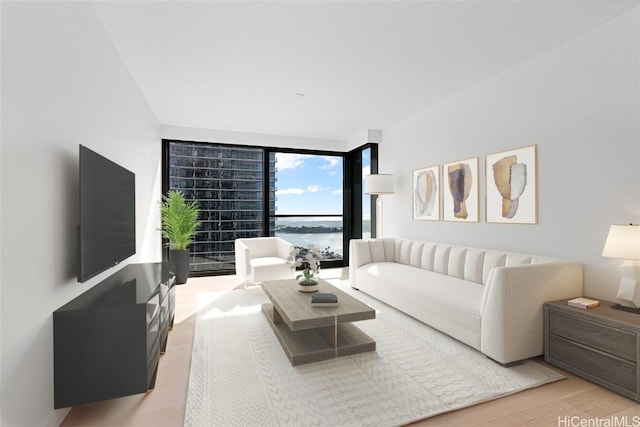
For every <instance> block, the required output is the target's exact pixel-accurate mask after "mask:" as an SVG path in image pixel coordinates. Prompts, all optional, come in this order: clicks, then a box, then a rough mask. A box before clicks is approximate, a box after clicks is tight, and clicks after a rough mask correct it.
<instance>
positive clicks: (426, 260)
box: [420, 242, 438, 271]
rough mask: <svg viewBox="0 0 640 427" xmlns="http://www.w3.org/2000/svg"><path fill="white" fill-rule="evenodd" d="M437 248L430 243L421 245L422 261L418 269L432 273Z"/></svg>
mask: <svg viewBox="0 0 640 427" xmlns="http://www.w3.org/2000/svg"><path fill="white" fill-rule="evenodd" d="M437 246H438V245H436V244H435V243H431V242H425V243H424V244H423V245H422V257H421V258H422V260H421V262H420V268H422V269H423V270H429V271H433V265H434V262H435V258H436V247H437Z"/></svg>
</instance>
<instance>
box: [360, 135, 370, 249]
mask: <svg viewBox="0 0 640 427" xmlns="http://www.w3.org/2000/svg"><path fill="white" fill-rule="evenodd" d="M360 158H361V161H362V179H361V185H362V187H361V188H363V189H364V177H365V176H367V175H370V174H371V147H366V148H363V149H362V150H360ZM361 197H362V215H361V216H360V220H361V222H362V238H363V239H369V238H371V196H370V195H368V194H365V193H364V191H362V192H361Z"/></svg>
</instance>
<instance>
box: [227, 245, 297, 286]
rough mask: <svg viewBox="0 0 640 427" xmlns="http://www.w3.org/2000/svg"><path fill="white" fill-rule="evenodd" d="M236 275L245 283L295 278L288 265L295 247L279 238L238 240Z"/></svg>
mask: <svg viewBox="0 0 640 427" xmlns="http://www.w3.org/2000/svg"><path fill="white" fill-rule="evenodd" d="M235 244H236V247H235V249H236V274H237V275H238V277H240V278H241V279H242V281H243V282H244V283H260V282H263V281H265V280H274V279H284V278H287V277H289V276H290V277H293V273H292V272H291V271H290V266H289V264H287V259H288V258H289V254H290V253H291V251H292V250H293V245H292V244H291V243H289V242H287V241H285V240H282V239H281V238H279V237H255V238H249V239H236V242H235Z"/></svg>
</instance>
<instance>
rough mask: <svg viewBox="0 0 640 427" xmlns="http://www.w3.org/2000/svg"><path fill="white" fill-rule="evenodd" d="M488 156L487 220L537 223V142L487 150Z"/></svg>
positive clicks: (486, 170)
mask: <svg viewBox="0 0 640 427" xmlns="http://www.w3.org/2000/svg"><path fill="white" fill-rule="evenodd" d="M485 158H486V161H485V173H486V182H485V220H486V222H490V223H500V224H537V223H538V164H537V163H538V161H537V145H535V144H534V145H529V146H526V147H521V148H514V149H511V150H506V151H500V152H498V153H493V154H487V155H486V157H485Z"/></svg>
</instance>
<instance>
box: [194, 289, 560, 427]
mask: <svg viewBox="0 0 640 427" xmlns="http://www.w3.org/2000/svg"><path fill="white" fill-rule="evenodd" d="M333 284H334V285H339V287H340V288H341V289H343V290H344V291H345V292H349V293H351V294H352V295H354V296H356V297H357V298H359V299H360V300H362V301H363V302H365V303H367V304H369V305H370V306H371V307H373V308H375V309H376V319H372V320H366V321H360V322H357V323H356V325H357V326H358V327H359V328H360V329H362V330H363V331H364V332H366V333H367V334H368V335H369V336H370V337H372V338H373V339H375V340H376V345H377V350H376V351H375V352H369V353H362V354H358V355H352V356H346V357H341V358H338V359H333V360H327V361H323V362H317V363H311V364H307V365H301V366H296V367H293V366H291V364H290V363H289V360H288V359H287V357H286V355H285V353H284V351H283V350H282V347H281V346H280V343H279V341H278V339H277V338H276V336H275V334H274V333H273V330H272V329H271V327H270V326H269V324H268V323H267V319H266V317H265V315H264V314H263V313H262V312H261V309H260V305H261V304H262V303H264V302H268V298H267V297H266V295H265V294H264V293H263V291H262V289H260V288H255V289H243V290H234V291H228V292H217V293H208V294H204V295H203V296H202V297H201V299H200V301H199V305H200V308H199V310H198V314H197V321H196V330H195V336H194V344H193V355H192V361H191V372H190V377H189V387H188V393H187V405H186V411H185V422H184V425H185V426H190V427H204V426H225V427H227V426H229V427H231V426H261V427H264V426H296V427H299V426H345V427H347V426H395V425H403V424H407V423H410V422H414V421H418V420H421V419H424V418H428V417H432V416H434V415H437V414H441V413H444V412H448V411H452V410H456V409H461V408H464V407H468V406H471V405H475V404H478V403H481V402H485V401H488V400H492V399H496V398H499V397H502V396H506V395H510V394H513V393H517V392H519V391H522V390H525V389H528V388H532V387H536V386H539V385H542V384H546V383H549V382H552V381H556V380H559V379H562V378H564V377H563V376H562V375H560V374H558V373H556V372H555V371H553V370H551V369H549V368H547V367H545V366H542V365H540V364H538V363H535V362H533V361H527V362H525V363H524V364H521V365H517V366H513V367H509V368H505V367H503V366H500V365H498V364H497V363H495V362H492V361H491V360H489V359H488V358H487V357H486V356H484V355H483V354H481V353H480V352H478V351H476V350H474V349H472V348H471V347H468V346H467V345H465V344H462V343H460V342H458V341H456V340H454V339H453V338H451V337H449V336H447V335H445V334H442V333H440V332H438V331H436V330H435V329H433V328H430V327H429V326H426V325H425V324H423V323H421V322H419V321H417V320H415V319H413V318H411V317H409V316H406V315H404V314H402V313H400V312H399V311H397V310H395V309H393V308H391V307H389V306H388V305H385V304H383V303H381V302H379V301H377V300H375V299H373V298H370V297H368V296H367V295H365V294H363V293H361V292H359V291H355V290H352V289H350V288H348V286H344V281H336V282H334V283H333Z"/></svg>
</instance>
